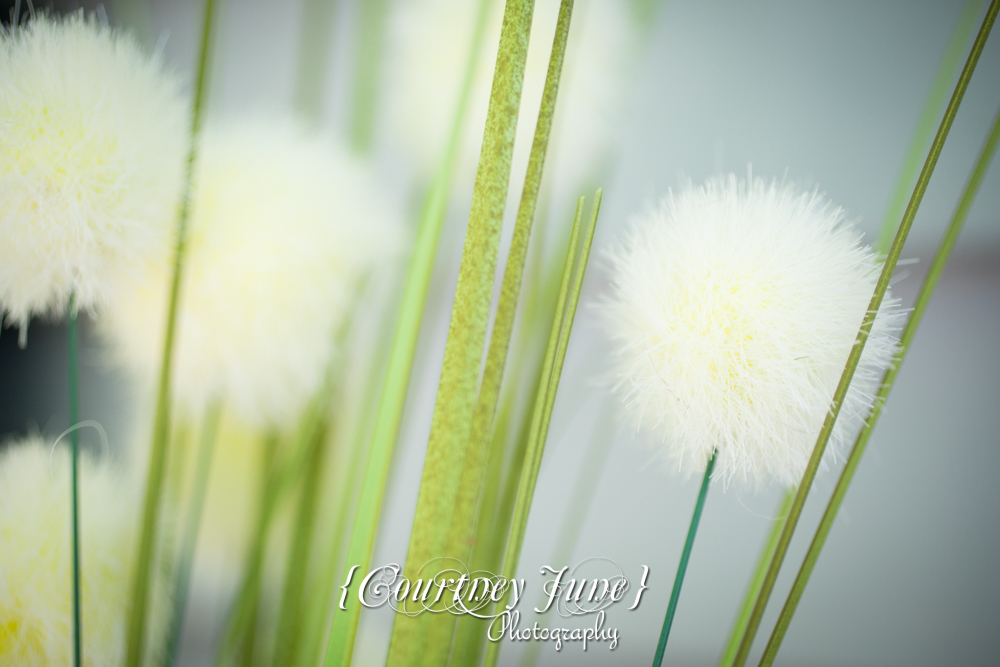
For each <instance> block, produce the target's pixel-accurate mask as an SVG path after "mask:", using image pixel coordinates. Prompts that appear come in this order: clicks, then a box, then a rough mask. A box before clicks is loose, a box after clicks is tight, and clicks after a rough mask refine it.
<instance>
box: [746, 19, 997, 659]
mask: <svg viewBox="0 0 1000 667" xmlns="http://www.w3.org/2000/svg"><path fill="white" fill-rule="evenodd" d="M998 9H1000V0H993V2H992V3H990V8H989V10H988V11H987V13H986V18H985V19H984V20H983V25H982V27H981V28H980V30H979V34H978V35H977V36H976V41H975V43H974V44H973V47H972V52H971V53H970V54H969V58H968V60H967V61H966V63H965V67H964V68H963V69H962V75H961V76H960V77H959V79H958V85H956V87H955V92H954V93H953V94H952V97H951V101H950V102H949V103H948V108H947V110H946V111H945V114H944V118H943V119H942V120H941V125H940V127H939V128H938V131H937V135H936V136H935V137H934V143H933V144H931V150H930V152H929V153H928V155H927V160H926V161H925V162H924V166H923V169H921V171H920V177H919V178H918V179H917V184H916V186H915V187H914V189H913V194H912V195H911V197H910V203H909V204H908V205H907V206H906V212H905V213H904V214H903V220H902V221H901V222H900V224H899V230H898V231H897V232H896V238H895V239H894V240H893V242H892V246H891V247H890V248H889V254H888V256H887V257H886V260H885V264H884V265H883V266H882V273H881V274H880V275H879V278H878V282H877V283H876V286H875V292H874V293H873V294H872V299H871V302H870V303H869V305H868V310H867V312H866V314H865V317H864V320H863V321H862V323H861V329H860V330H859V331H858V337H857V340H856V341H855V343H854V346H853V348H852V349H851V354H850V356H848V358H847V365H846V367H845V368H844V373H843V375H841V377H840V383H839V384H838V385H837V390H836V391H835V392H834V395H833V401H832V403H831V406H830V411H829V412H828V413H827V416H826V419H825V420H824V422H823V428H822V429H821V430H820V433H819V438H817V440H816V446H815V448H814V449H813V453H812V456H811V457H810V458H809V463H808V464H807V465H806V469H805V472H804V473H803V475H802V482H801V483H800V484H799V487H798V490H797V492H796V494H795V500H794V501H793V502H792V507H791V509H789V511H788V520H787V521H786V522H785V527H784V529H783V530H782V531H781V537H780V538H779V540H778V547H777V549H775V552H774V558H772V559H771V564H770V566H769V567H768V569H767V574H766V575H765V577H764V585H763V586H762V587H761V591H760V594H759V595H758V596H757V601H756V603H755V604H754V609H753V612H752V613H751V615H750V622H749V623H748V624H747V632H746V634H745V635H744V636H743V641H742V642H740V648H739V651H737V654H736V661H735V663H734V664H735V665H736V667H743V665H744V664H745V663H746V660H747V657H748V656H749V654H750V647H751V645H752V644H753V640H754V637H755V636H756V634H757V629H758V628H759V627H760V622H761V618H762V617H763V615H764V608H765V607H766V606H767V601H768V599H769V598H770V596H771V591H772V590H773V589H774V582H775V581H776V580H777V578H778V571H779V570H780V569H781V564H782V562H783V561H784V559H785V554H786V553H787V551H788V545H789V543H790V542H791V540H792V534H793V533H794V532H795V527H796V525H797V524H798V521H799V516H800V515H801V514H802V508H803V506H804V505H805V502H806V496H807V495H808V494H809V488H810V487H811V486H812V482H813V479H814V478H815V477H816V470H817V468H819V463H820V460H821V459H822V458H823V452H824V451H825V449H826V443H827V441H828V440H829V439H830V433H831V432H832V431H833V424H834V421H835V420H836V419H837V415H838V414H839V413H840V407H841V405H842V404H843V401H844V396H845V395H846V394H847V389H848V387H849V386H850V384H851V379H852V378H853V377H854V371H855V369H856V368H857V367H858V362H859V361H860V360H861V353H862V351H863V350H864V347H865V343H866V342H867V340H868V334H869V332H870V331H871V327H872V324H873V323H874V322H875V316H876V314H877V313H878V309H879V306H881V305H882V298H883V297H884V296H885V292H886V289H888V287H889V279H890V278H891V277H892V272H893V270H894V269H895V268H896V262H898V261H899V255H900V253H901V252H902V251H903V243H905V242H906V237H907V235H908V234H909V233H910V227H911V226H912V225H913V218H914V216H916V214H917V209H918V208H919V207H920V201H921V200H922V199H923V196H924V192H925V191H926V190H927V183H928V182H929V181H930V179H931V174H933V173H934V167H935V165H937V160H938V157H939V156H940V155H941V149H942V148H943V147H944V142H945V139H947V137H948V132H949V131H950V130H951V125H952V123H953V122H954V120H955V114H956V113H958V107H959V105H960V104H961V102H962V97H963V96H964V95H965V90H966V89H967V88H968V86H969V80H970V79H971V78H972V73H973V72H974V71H975V69H976V63H977V62H978V61H979V56H980V54H981V53H982V51H983V47H984V46H985V44H986V38H987V37H989V34H990V30H991V29H992V28H993V22H994V21H995V20H996V15H997V10H998Z"/></svg>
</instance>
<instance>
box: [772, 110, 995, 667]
mask: <svg viewBox="0 0 1000 667" xmlns="http://www.w3.org/2000/svg"><path fill="white" fill-rule="evenodd" d="M998 140H1000V110H998V111H997V115H996V116H995V117H994V119H993V126H992V128H991V129H990V133H989V135H988V136H987V139H986V143H985V144H984V145H983V148H982V151H981V152H980V154H979V159H978V160H977V161H976V166H975V167H974V168H973V170H972V174H971V175H970V176H969V182H968V183H967V184H966V186H965V190H964V191H963V192H962V197H961V199H960V200H959V203H958V208H956V209H955V214H954V215H953V216H952V219H951V222H950V223H949V225H948V230H947V232H945V237H944V240H943V241H942V242H941V247H940V248H939V249H938V252H937V255H936V256H935V257H934V261H933V262H932V263H931V267H930V270H929V271H928V273H927V277H926V278H924V283H923V285H921V286H920V293H919V294H918V295H917V300H916V303H915V304H914V306H913V313H912V314H911V315H910V319H909V320H907V322H906V326H905V327H904V328H903V334H902V336H901V338H900V341H899V351H898V352H897V353H896V358H895V360H894V362H893V364H892V366H890V367H889V370H888V371H886V374H885V377H884V378H883V380H882V385H881V387H879V391H878V394H877V395H876V396H875V404H874V406H873V408H872V411H871V414H869V415H868V419H867V420H865V424H864V426H863V427H862V428H861V432H860V433H859V434H858V437H857V440H855V441H854V447H852V448H851V453H850V455H849V456H848V457H847V463H846V464H845V465H844V470H843V472H841V474H840V479H838V480H837V486H836V487H835V488H834V489H833V495H832V496H831V498H830V502H829V503H828V504H827V506H826V511H824V512H823V518H822V519H821V520H820V523H819V528H817V529H816V534H815V535H814V536H813V540H812V543H811V544H810V545H809V550H808V551H807V552H806V556H805V558H804V559H803V561H802V567H801V568H799V573H798V575H797V576H796V577H795V583H793V584H792V590H791V591H790V592H789V593H788V599H787V600H785V606H784V607H783V608H782V610H781V614H780V615H779V616H778V622H777V623H776V624H775V626H774V631H773V632H772V633H771V639H770V640H769V641H768V643H767V648H766V649H765V650H764V656H763V658H762V659H761V662H760V664H761V665H762V666H764V665H770V664H771V663H773V662H774V657H775V656H776V655H777V654H778V649H779V648H781V641H782V640H783V639H784V637H785V633H786V632H787V631H788V625H789V623H791V622H792V615H793V614H794V613H795V609H796V608H797V607H798V604H799V600H800V599H801V598H802V593H803V591H804V590H805V587H806V584H807V583H809V577H810V575H811V574H812V571H813V568H814V567H816V561H817V560H818V559H819V553H820V551H821V550H822V549H823V545H824V544H825V543H826V538H827V536H828V535H829V534H830V529H831V528H832V527H833V521H834V519H836V518H837V512H838V511H839V510H840V506H841V504H842V503H843V502H844V496H845V495H847V488H848V487H849V486H850V485H851V480H853V479H854V473H855V471H856V470H857V468H858V463H859V462H860V461H861V456H862V455H863V454H864V453H865V447H866V446H867V445H868V440H869V438H870V437H871V433H872V430H873V429H874V428H875V423H876V422H877V421H878V418H879V416H880V415H881V414H882V406H883V405H885V399H886V398H887V397H888V396H889V392H890V391H891V390H892V386H893V384H894V383H895V381H896V376H897V375H898V374H899V368H900V366H902V364H903V359H904V358H905V357H906V353H907V352H908V351H909V349H910V343H912V342H913V336H914V334H915V333H916V331H917V327H918V326H919V325H920V321H921V320H922V319H923V316H924V312H925V311H926V310H927V304H928V303H929V302H930V299H931V295H932V294H933V293H934V288H935V287H937V283H938V280H940V278H941V272H942V271H943V270H944V267H945V264H947V263H948V258H949V257H950V256H951V251H952V249H953V248H954V247H955V242H956V241H957V240H958V235H959V233H960V232H961V231H962V225H963V224H964V223H965V218H966V216H967V215H968V213H969V209H970V208H971V207H972V202H973V201H974V200H975V198H976V194H977V193H978V192H979V186H980V185H981V184H982V181H983V177H984V176H985V175H986V171H987V169H988V168H989V166H990V161H991V160H992V158H993V154H994V153H995V152H996V147H997V142H998Z"/></svg>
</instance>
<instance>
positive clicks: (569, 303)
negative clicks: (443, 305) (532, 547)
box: [486, 190, 603, 667]
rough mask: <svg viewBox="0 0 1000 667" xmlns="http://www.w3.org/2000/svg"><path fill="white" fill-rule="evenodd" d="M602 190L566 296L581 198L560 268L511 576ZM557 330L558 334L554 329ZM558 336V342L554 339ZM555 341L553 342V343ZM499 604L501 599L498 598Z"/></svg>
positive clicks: (490, 658)
mask: <svg viewBox="0 0 1000 667" xmlns="http://www.w3.org/2000/svg"><path fill="white" fill-rule="evenodd" d="M602 194H603V193H602V191H601V190H598V191H597V192H596V193H595V195H594V203H593V205H592V206H591V210H590V223H589V224H588V226H587V232H586V235H585V236H584V238H583V248H582V249H581V250H580V257H579V260H578V262H577V263H576V268H575V277H574V279H573V287H572V291H571V292H570V293H569V298H568V299H567V298H566V287H567V284H568V278H569V275H570V271H572V270H573V269H572V266H573V261H572V260H573V257H574V256H575V255H576V245H577V239H578V237H579V229H580V217H581V213H582V210H583V198H582V197H581V198H580V200H579V202H578V203H577V214H576V219H575V221H574V223H573V232H572V234H571V235H570V243H569V249H568V252H567V257H566V264H565V269H564V272H563V284H562V286H561V287H560V290H559V292H560V293H559V301H558V303H557V305H556V313H555V319H554V321H553V322H552V328H551V330H550V332H549V344H548V348H547V350H546V355H545V356H546V360H545V364H544V366H543V371H542V378H541V381H542V383H544V389H543V388H542V386H539V390H538V397H537V399H536V402H535V412H534V415H533V416H532V425H531V433H530V434H529V436H528V446H527V449H526V451H525V461H524V468H523V470H522V472H521V479H520V483H519V486H518V494H517V501H516V504H515V507H514V517H513V519H512V521H511V533H510V538H509V540H508V542H507V551H506V554H505V555H504V563H503V577H504V578H506V579H513V578H514V577H515V575H516V574H517V566H518V563H519V560H520V557H521V547H522V546H523V544H524V534H525V531H526V530H527V527H528V514H529V512H530V511H531V501H532V499H533V498H534V495H535V485H536V483H537V482H538V471H539V469H540V468H541V465H542V454H543V453H544V451H545V440H546V438H547V437H548V431H549V422H550V421H551V418H552V409H553V406H554V405H555V400H556V392H557V391H558V389H559V378H560V377H561V375H562V368H563V363H564V362H565V360H566V350H567V348H568V345H569V336H570V333H571V332H572V329H573V320H574V318H575V316H576V307H577V305H578V304H579V302H580V293H581V291H582V289H583V277H584V275H585V273H586V270H587V260H588V259H589V258H590V248H591V246H592V245H593V242H594V230H595V229H596V227H597V215H598V213H599V212H600V209H601V197H602ZM556 331H558V334H557V333H556ZM556 339H558V342H555V341H556ZM554 342H555V344H554ZM501 604H503V602H502V601H501ZM499 657H500V642H492V643H490V645H489V647H488V648H487V651H486V665H487V667H493V666H494V665H496V663H497V660H498V659H499Z"/></svg>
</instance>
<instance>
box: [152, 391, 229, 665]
mask: <svg viewBox="0 0 1000 667" xmlns="http://www.w3.org/2000/svg"><path fill="white" fill-rule="evenodd" d="M221 415H222V403H221V402H220V401H214V402H213V403H212V404H211V405H209V407H208V410H206V411H205V416H204V417H203V419H202V424H201V437H200V438H199V442H198V460H197V461H196V462H195V470H194V479H193V480H192V482H191V491H192V493H191V504H190V506H189V507H188V512H187V518H186V520H185V522H184V533H183V535H182V537H181V547H180V558H179V560H178V564H177V573H176V574H175V575H174V599H173V610H172V614H171V619H170V628H169V630H168V632H167V648H166V650H167V654H166V659H165V660H164V664H165V665H167V666H168V667H173V666H174V665H176V664H177V655H178V651H179V650H180V644H181V633H182V631H183V629H184V613H185V611H186V609H187V600H188V593H189V592H190V590H191V568H192V565H193V564H194V551H195V547H196V546H197V544H198V531H199V530H200V528H201V516H202V510H203V509H204V507H205V496H206V495H207V493H208V478H209V472H211V469H212V454H213V452H214V451H215V438H216V435H217V434H218V431H219V418H220V416H221Z"/></svg>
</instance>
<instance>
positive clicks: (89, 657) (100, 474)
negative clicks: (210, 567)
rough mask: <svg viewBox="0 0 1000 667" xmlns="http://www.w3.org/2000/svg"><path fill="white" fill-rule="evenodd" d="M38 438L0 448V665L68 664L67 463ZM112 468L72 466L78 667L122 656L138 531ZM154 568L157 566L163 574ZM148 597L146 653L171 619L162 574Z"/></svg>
mask: <svg viewBox="0 0 1000 667" xmlns="http://www.w3.org/2000/svg"><path fill="white" fill-rule="evenodd" d="M50 449H51V448H50V447H48V446H45V445H44V444H43V443H42V442H41V441H40V440H37V439H29V440H27V441H25V442H22V443H12V444H8V445H6V446H5V449H4V450H3V452H0V545H2V546H0V551H2V553H3V556H2V558H0V664H3V665H20V666H24V667H33V666H37V667H43V666H45V665H69V664H71V663H72V651H73V643H72V635H73V617H72V601H73V597H72V590H73V589H72V582H71V580H70V575H71V572H72V565H71V563H72V561H71V556H70V499H69V484H68V483H67V482H68V480H69V457H68V456H67V453H66V450H65V448H61V449H57V450H56V451H54V452H50ZM119 472H120V471H117V470H115V469H113V468H112V467H110V466H108V465H107V464H105V463H103V462H102V463H95V462H94V461H93V460H92V459H91V458H89V457H87V456H84V457H82V458H81V467H80V566H81V580H80V584H81V596H82V598H81V604H82V606H81V615H82V620H83V647H82V648H83V658H84V664H85V665H120V664H122V663H123V662H124V659H125V616H126V610H127V606H128V603H129V599H130V593H131V585H132V568H133V566H134V554H135V548H136V545H137V543H138V542H137V539H136V537H137V536H136V529H137V528H138V525H139V519H138V507H139V503H138V498H137V494H136V493H134V491H135V490H134V489H133V488H131V486H130V485H129V484H128V482H127V481H126V478H125V476H124V475H122V474H119ZM161 570H162V568H156V571H157V572H161ZM162 574H163V573H161V576H160V577H159V578H158V580H157V586H156V587H154V593H153V600H152V602H153V612H152V616H151V629H152V632H153V636H152V640H151V642H150V644H151V646H150V650H151V652H156V651H158V650H160V649H161V648H162V645H163V639H164V634H165V631H166V622H167V620H168V619H169V615H170V614H169V612H170V604H169V588H168V586H167V584H168V580H167V578H166V577H165V576H162Z"/></svg>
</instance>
